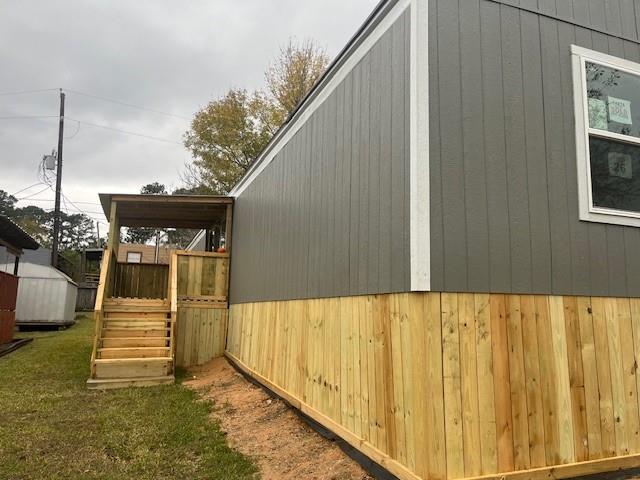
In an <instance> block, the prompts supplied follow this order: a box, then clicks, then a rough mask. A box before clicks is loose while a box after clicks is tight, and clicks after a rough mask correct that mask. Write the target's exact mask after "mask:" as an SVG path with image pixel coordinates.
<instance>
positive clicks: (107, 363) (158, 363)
mask: <svg viewBox="0 0 640 480" xmlns="http://www.w3.org/2000/svg"><path fill="white" fill-rule="evenodd" d="M172 363H173V362H172V360H171V358H168V357H151V358H98V359H96V360H95V361H94V365H95V372H96V375H95V377H96V379H108V378H111V379H115V378H117V379H125V378H126V379H134V378H145V377H147V378H148V377H165V376H167V375H169V374H170V373H171V372H172V370H173V369H172Z"/></svg>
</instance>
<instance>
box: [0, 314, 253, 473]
mask: <svg viewBox="0 0 640 480" xmlns="http://www.w3.org/2000/svg"><path fill="white" fill-rule="evenodd" d="M92 335H93V320H92V319H91V318H90V317H84V318H82V319H80V320H79V322H78V323H77V324H76V325H75V326H73V327H72V328H70V329H69V330H66V331H62V332H57V331H53V332H37V333H36V332H34V333H20V334H19V335H18V336H19V337H25V336H32V337H34V341H33V342H31V343H30V344H28V345H27V346H25V347H22V348H21V349H19V350H17V351H16V352H13V353H10V354H9V355H7V356H5V357H2V358H0V479H27V478H28V479H45V478H46V479H71V478H74V479H75V478H82V479H85V478H86V479H93V478H99V479H129V478H130V479H136V480H137V479H174V478H175V479H225V480H226V479H246V478H254V475H255V472H256V467H255V465H254V464H253V463H252V462H251V461H250V460H249V459H247V458H246V457H244V456H242V455H241V454H240V453H238V452H236V451H234V450H232V449H230V448H229V447H228V446H227V444H226V443H225V438H224V435H223V434H222V433H221V432H220V430H219V428H218V426H217V425H216V424H215V423H213V422H212V421H211V420H210V419H209V413H210V410H211V407H212V406H211V404H209V403H206V402H203V401H199V400H198V399H197V397H196V395H195V394H194V393H193V392H192V391H190V390H188V389H186V388H184V387H182V386H180V385H170V386H161V387H151V388H138V389H134V388H128V389H123V390H111V391H106V392H100V391H89V390H87V388H86V386H85V382H86V380H87V378H88V376H89V360H90V357H91V343H92Z"/></svg>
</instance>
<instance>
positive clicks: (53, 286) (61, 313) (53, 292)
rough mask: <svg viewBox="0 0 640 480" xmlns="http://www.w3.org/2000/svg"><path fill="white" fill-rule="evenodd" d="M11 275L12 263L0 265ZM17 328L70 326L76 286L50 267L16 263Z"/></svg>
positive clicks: (73, 310) (76, 293)
mask: <svg viewBox="0 0 640 480" xmlns="http://www.w3.org/2000/svg"><path fill="white" fill-rule="evenodd" d="M0 270H2V271H4V272H13V263H11V264H8V263H7V264H0ZM18 277H19V278H20V280H19V283H18V300H17V305H16V324H18V325H71V324H73V322H74V317H75V306H76V297H77V295H78V285H77V284H76V283H75V282H74V281H73V280H71V278H69V277H68V276H66V275H65V274H64V273H62V272H61V271H59V270H57V269H55V268H53V267H52V266H50V265H37V264H35V263H29V262H20V265H19V267H18Z"/></svg>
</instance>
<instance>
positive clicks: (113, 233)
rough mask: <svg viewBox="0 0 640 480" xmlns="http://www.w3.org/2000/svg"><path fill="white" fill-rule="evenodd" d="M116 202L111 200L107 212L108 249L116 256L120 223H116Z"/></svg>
mask: <svg viewBox="0 0 640 480" xmlns="http://www.w3.org/2000/svg"><path fill="white" fill-rule="evenodd" d="M117 209H118V204H117V202H111V212H110V213H109V249H110V250H111V251H112V252H113V253H114V255H115V256H116V258H117V257H118V245H119V243H120V225H119V224H118V214H117Z"/></svg>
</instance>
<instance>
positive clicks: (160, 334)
mask: <svg viewBox="0 0 640 480" xmlns="http://www.w3.org/2000/svg"><path fill="white" fill-rule="evenodd" d="M170 331H171V329H170V328H168V327H158V328H140V327H138V328H121V327H106V328H103V329H102V338H103V339H105V338H132V337H152V338H168V337H169V332H170Z"/></svg>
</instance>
